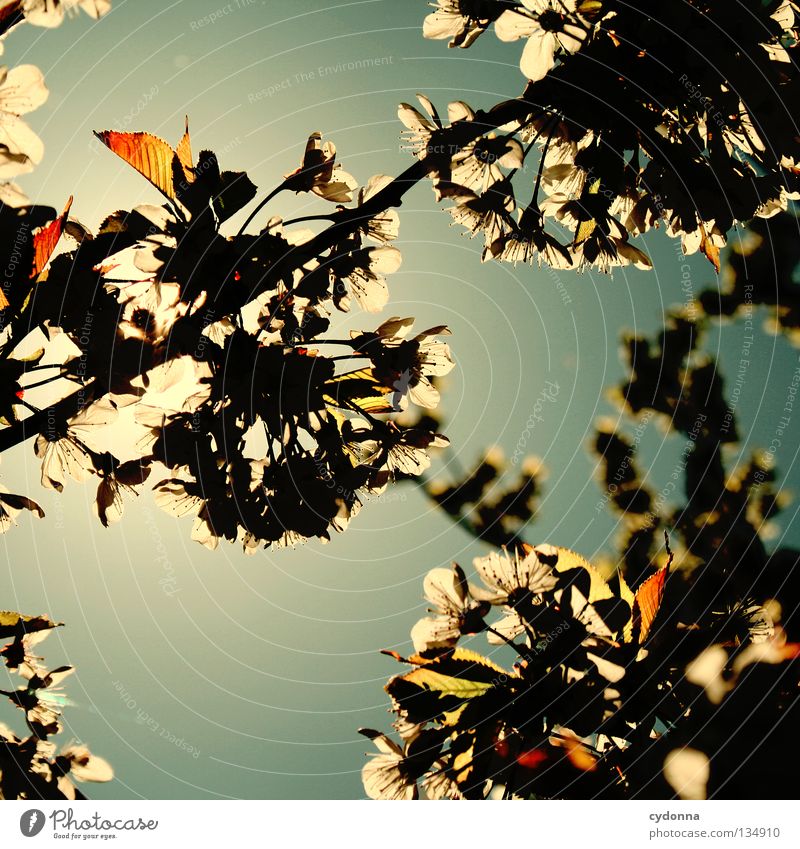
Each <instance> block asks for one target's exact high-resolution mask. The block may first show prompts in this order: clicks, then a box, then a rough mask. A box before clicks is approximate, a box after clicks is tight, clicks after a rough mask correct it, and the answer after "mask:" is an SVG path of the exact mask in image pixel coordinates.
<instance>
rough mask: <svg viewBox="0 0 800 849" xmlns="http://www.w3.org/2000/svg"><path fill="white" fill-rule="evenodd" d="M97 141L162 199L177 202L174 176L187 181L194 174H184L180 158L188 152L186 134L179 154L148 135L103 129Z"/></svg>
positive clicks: (158, 139) (161, 141) (183, 166)
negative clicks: (151, 186)
mask: <svg viewBox="0 0 800 849" xmlns="http://www.w3.org/2000/svg"><path fill="white" fill-rule="evenodd" d="M95 135H96V136H97V138H98V139H100V141H101V142H103V144H104V145H105V146H106V147H107V148H108V149H109V150H111V151H113V152H114V153H116V154H117V156H119V157H120V158H121V159H124V160H125V162H127V163H128V165H130V166H132V167H133V168H135V169H136V170H137V171H138V172H139V173H140V174H141V175H142V176H143V177H144V178H145V179H147V180H149V181H150V182H151V183H152V184H153V185H154V186H155V187H156V188H157V189H158V190H159V191H160V192H161V193H162V194H163V195H164V196H165V197H168V198H169V199H170V200H177V199H178V197H177V193H176V191H175V177H176V171H177V175H178V176H181V174H182V175H183V176H184V177H185V178H186V180H187V181H188V182H191V181H192V179H193V176H194V175H193V174H191V172H189V174H187V173H186V166H185V165H184V163H183V161H182V158H183V157H186V156H187V153H188V154H189V155H190V152H189V142H188V134H184V137H183V139H181V141H180V144H179V147H180V149H181V152H180V154H179V153H178V152H177V151H175V150H173V148H172V147H171V146H170V145H169V144H167V142H165V141H164V139H160V138H158V136H154V135H151V134H150V133H118V132H116V130H103V131H102V132H99V133H95Z"/></svg>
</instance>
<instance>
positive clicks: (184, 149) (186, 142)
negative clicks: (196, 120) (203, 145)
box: [175, 115, 194, 183]
mask: <svg viewBox="0 0 800 849" xmlns="http://www.w3.org/2000/svg"><path fill="white" fill-rule="evenodd" d="M175 154H176V155H177V157H178V161H179V162H180V163H181V166H182V167H183V174H184V176H185V177H186V179H187V181H188V182H190V183H191V182H192V181H193V180H194V172H193V171H192V142H191V139H190V138H189V117H188V115H187V117H186V129H185V130H184V131H183V137H182V138H181V140H180V141H179V142H178V146H177V147H176V148H175Z"/></svg>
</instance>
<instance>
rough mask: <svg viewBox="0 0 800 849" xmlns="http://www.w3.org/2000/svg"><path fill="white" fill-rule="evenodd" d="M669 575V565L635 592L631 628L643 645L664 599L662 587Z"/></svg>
mask: <svg viewBox="0 0 800 849" xmlns="http://www.w3.org/2000/svg"><path fill="white" fill-rule="evenodd" d="M668 575H669V564H667V565H666V566H664V568H663V569H659V570H658V572H656V573H655V575H651V576H650V577H649V578H648V579H647V580H646V581H645V582H644V583H643V584H642V585H641V586H640V587H639V589H638V590H637V591H636V596H635V598H634V601H633V626H634V629H635V630H638V632H639V643H643V642H644V641H645V640H646V639H647V635H648V634H649V633H650V628H651V627H652V625H653V620H654V619H655V618H656V614H657V613H658V611H659V608H660V607H661V601H662V599H663V598H664V587H665V586H666V584H667V576H668Z"/></svg>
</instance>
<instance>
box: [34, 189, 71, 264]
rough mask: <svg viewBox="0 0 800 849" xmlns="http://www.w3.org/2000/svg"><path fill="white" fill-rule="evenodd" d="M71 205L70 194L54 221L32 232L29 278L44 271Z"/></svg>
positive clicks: (62, 229) (62, 230)
mask: <svg viewBox="0 0 800 849" xmlns="http://www.w3.org/2000/svg"><path fill="white" fill-rule="evenodd" d="M71 206H72V196H70V199H69V200H68V201H67V205H66V206H65V207H64V211H63V212H62V213H61V215H60V217H58V218H56V220H55V221H51V222H50V223H49V224H47V225H46V226H45V227H42V228H41V229H39V230H36V231H35V232H34V234H33V265H32V267H31V274H30V277H31V280H35V279H36V278H37V277H38V276H39V275H40V274H41V273H42V271H44V268H45V266H46V265H47V263H48V262H50V257H51V256H52V255H53V251H54V250H55V249H56V245H57V244H58V240H59V239H60V238H61V234H62V233H63V232H64V226H65V224H66V223H67V216H68V215H69V210H70V207H71Z"/></svg>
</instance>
